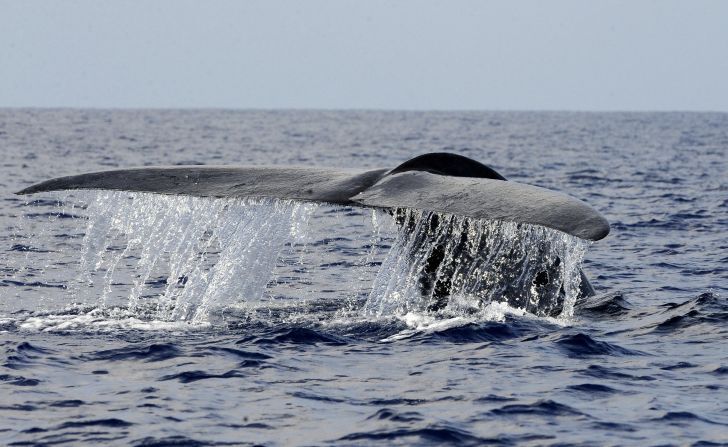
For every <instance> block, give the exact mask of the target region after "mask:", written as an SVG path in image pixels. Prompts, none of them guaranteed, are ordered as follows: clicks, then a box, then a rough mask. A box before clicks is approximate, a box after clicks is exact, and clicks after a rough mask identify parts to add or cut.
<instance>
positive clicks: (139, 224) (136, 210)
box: [56, 192, 586, 324]
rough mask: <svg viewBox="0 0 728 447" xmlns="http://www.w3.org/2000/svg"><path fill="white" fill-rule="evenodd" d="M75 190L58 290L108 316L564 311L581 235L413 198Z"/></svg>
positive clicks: (194, 318) (574, 288)
mask: <svg viewBox="0 0 728 447" xmlns="http://www.w3.org/2000/svg"><path fill="white" fill-rule="evenodd" d="M84 194H88V195H87V196H84V195H83V194H82V195H81V198H82V200H85V201H86V202H87V203H88V205H87V206H86V209H85V214H86V215H87V219H73V220H72V221H73V222H75V225H76V226H77V227H78V223H79V222H84V223H85V230H83V229H81V228H77V229H76V232H77V233H79V234H81V233H82V234H84V236H83V241H82V243H81V244H80V254H81V256H80V261H79V264H80V274H79V275H78V276H77V280H76V281H75V282H74V283H71V284H67V289H68V290H69V292H67V293H64V295H69V294H70V295H71V298H72V301H73V302H76V303H83V304H85V305H87V306H90V307H92V308H93V309H95V311H99V309H101V310H103V311H104V312H106V315H107V317H108V316H111V317H112V318H113V316H114V315H115V314H114V312H116V315H120V314H123V316H125V317H126V318H128V317H129V316H130V315H131V316H133V318H136V319H139V320H143V321H152V320H154V321H167V322H170V321H183V322H189V323H195V324H196V323H204V324H206V323H211V322H213V323H214V322H215V321H218V320H219V319H220V318H222V319H225V318H228V317H231V318H233V319H235V318H237V319H239V318H249V317H250V316H251V315H252V314H255V315H257V316H258V317H260V318H263V319H268V320H271V319H273V318H277V317H280V315H281V314H282V313H281V312H280V309H281V308H284V307H286V306H288V309H289V310H290V312H288V314H286V317H285V318H288V319H291V318H299V319H300V318H305V317H308V318H310V319H311V320H312V321H322V320H325V319H326V317H325V315H329V316H330V317H331V318H336V317H341V316H342V315H345V316H346V317H347V318H351V317H352V316H354V317H356V316H358V318H365V319H372V318H374V319H381V318H392V317H402V316H405V315H408V314H411V313H413V312H414V313H418V314H427V315H442V316H444V317H446V316H453V315H456V316H457V315H461V316H462V315H472V314H473V313H474V312H477V311H478V309H482V308H483V307H485V306H487V305H488V304H490V303H504V304H507V305H508V306H510V307H511V308H517V309H521V310H523V311H525V312H529V313H531V314H534V315H537V316H549V315H550V316H556V315H558V316H560V317H570V316H571V315H572V313H573V307H574V302H575V300H576V296H577V293H578V288H579V281H580V273H579V272H580V270H579V267H580V264H581V261H582V258H583V255H584V252H585V249H586V244H585V243H584V242H582V241H581V240H579V239H576V238H574V237H571V236H568V235H565V234H563V233H560V232H557V231H554V230H550V229H546V228H542V227H535V226H527V225H518V224H513V223H504V222H489V221H474V220H471V219H467V218H463V217H459V216H448V215H436V214H433V213H426V212H421V211H414V210H401V211H399V212H397V213H395V216H394V217H393V216H391V215H390V214H389V213H387V212H384V211H376V210H366V209H359V208H347V207H332V206H326V205H317V204H312V203H303V202H294V201H284V200H249V199H248V200H242V199H239V200H232V199H225V200H222V199H205V198H195V197H185V196H163V195H154V194H143V193H126V192H89V193H84ZM74 210H76V211H79V207H74ZM357 217H358V218H357ZM66 232H67V230H66ZM433 259H435V260H436V262H434V261H433ZM544 275H545V276H544ZM544 278H546V281H545V282H544V281H541V282H539V281H540V280H543V279H544ZM443 290H445V292H447V297H446V299H444V301H443V297H442V296H441V295H442V294H443ZM56 296H57V294H56ZM64 299H68V296H66V297H65V298H64ZM438 300H439V301H442V303H440V304H442V305H440V306H433V303H437V302H438ZM261 312H262V313H261ZM283 314H285V312H284V313H283Z"/></svg>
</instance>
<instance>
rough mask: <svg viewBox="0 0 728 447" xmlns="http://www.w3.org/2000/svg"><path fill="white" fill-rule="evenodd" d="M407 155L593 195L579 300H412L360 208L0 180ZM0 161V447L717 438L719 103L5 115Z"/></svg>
mask: <svg viewBox="0 0 728 447" xmlns="http://www.w3.org/2000/svg"><path fill="white" fill-rule="evenodd" d="M431 151H449V152H455V153H459V154H463V155H466V156H469V157H472V158H475V159H477V160H480V161H482V162H484V163H486V164H489V165H491V166H492V167H494V168H495V169H496V170H498V171H499V172H501V173H502V174H503V175H505V176H506V177H507V178H509V179H512V180H515V181H520V182H524V183H530V184H534V185H538V186H543V187H547V188H551V189H555V190H559V191H563V192H566V193H569V194H571V195H573V196H575V197H578V198H581V199H583V200H585V201H586V202H588V203H589V204H591V205H592V206H593V207H595V208H596V209H598V210H600V211H601V212H602V213H603V214H604V215H605V216H606V217H607V218H608V219H609V221H610V222H611V224H612V232H611V234H610V235H609V236H608V237H607V238H606V239H604V240H602V241H599V242H596V243H593V244H589V245H588V246H585V247H580V246H579V244H578V241H575V240H570V239H568V238H566V239H563V240H562V242H561V243H562V245H563V246H562V248H560V249H563V250H571V251H570V253H572V254H575V256H576V257H575V258H574V259H576V258H578V257H579V256H578V255H579V253H580V252H579V250H580V249H581V248H585V249H588V250H587V251H586V253H585V254H584V260H583V264H582V268H583V269H584V271H585V273H586V275H587V276H588V277H589V278H590V279H591V282H592V284H593V286H594V287H595V289H596V291H597V295H596V296H595V297H592V298H590V299H588V300H587V301H585V302H582V303H579V304H577V306H576V307H575V308H574V309H572V310H573V312H567V313H565V314H563V315H562V316H560V317H558V318H548V317H539V316H536V315H534V314H533V313H532V312H526V311H523V310H521V309H518V308H514V307H510V306H507V305H505V304H502V303H497V302H491V303H487V304H484V305H479V304H478V300H477V299H472V297H467V296H464V297H457V299H453V303H458V306H459V307H458V306H455V305H453V306H452V307H451V308H448V309H446V310H445V311H441V312H428V311H426V310H423V309H422V308H421V307H418V303H417V302H416V300H415V301H413V300H414V298H413V297H412V295H407V287H406V284H405V283H406V282H407V281H406V280H407V277H408V275H411V272H410V273H408V272H407V271H405V270H403V266H402V264H403V263H402V262H397V261H398V258H397V257H396V254H397V251H396V250H397V247H398V241H399V242H401V241H400V240H399V239H398V234H397V231H396V228H394V226H393V225H392V223H391V222H388V221H387V219H388V216H386V215H380V214H378V213H376V212H372V211H370V210H359V209H354V208H342V207H329V206H313V205H305V204H304V205H302V204H296V203H280V202H269V201H258V202H245V201H238V202H230V203H221V202H218V201H212V200H201V199H196V200H192V199H182V198H165V197H159V196H151V195H144V194H140V195H128V194H124V193H95V192H83V193H55V194H49V195H39V196H33V197H30V198H28V197H18V196H15V195H13V191H16V190H19V189H21V188H23V187H26V186H28V185H30V184H32V183H35V182H37V181H40V180H43V179H46V178H50V177H56V176H62V175H69V174H74V173H79V172H85V171H93V170H100V169H110V168H115V167H130V166H140V165H173V164H223V165H225V164H298V165H309V166H312V165H321V166H334V167H355V168H362V169H364V168H378V167H393V166H396V165H397V164H399V163H400V162H402V161H404V160H406V159H408V158H410V157H412V156H415V155H418V154H421V153H425V152H431ZM0 154H2V158H1V159H0V174H1V175H0V191H2V196H1V197H0V200H1V202H0V253H1V255H0V345H1V347H0V352H2V354H0V392H1V396H2V399H1V400H0V443H2V444H5V445H52V444H69V445H77V444H91V445H100V444H104V445H195V446H197V445H254V444H264V445H326V444H331V445H375V444H376V445H391V444H395V445H396V444H400V445H411V444H416V445H441V444H457V445H482V444H504V445H556V444H558V445H564V444H573V445H605V444H610V445H690V444H693V445H728V397H727V396H728V348H726V339H727V337H728V328H727V327H728V239H727V238H726V234H728V114H710V113H704V114H703V113H544V112H538V113H536V112H447V113H446V112H354V111H347V112H338V111H326V112H324V111H321V112H317V111H213V110H209V111H184V110H158V111H146V110H140V111H104V110H10V109H5V110H0ZM519 237H521V238H524V237H530V238H533V239H531V240H532V241H533V242H534V243H542V244H543V243H546V244H555V242H554V241H556V240H561V239H559V238H560V237H561V236H560V235H558V234H556V233H549V232H545V233H544V232H534V233H533V234H529V235H525V236H524V235H523V234H522V235H520V236H519ZM556 245H558V244H556ZM549 246H550V245H549ZM560 246H561V245H560ZM564 247H565V248H564ZM384 279H386V280H387V281H386V282H385V281H384Z"/></svg>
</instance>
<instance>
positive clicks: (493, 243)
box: [364, 210, 587, 318]
mask: <svg viewBox="0 0 728 447" xmlns="http://www.w3.org/2000/svg"><path fill="white" fill-rule="evenodd" d="M397 220H398V221H399V223H400V227H401V230H400V231H399V234H398V237H397V239H396V241H395V242H394V246H393V248H392V250H391V251H390V252H389V254H388V255H387V257H386V259H385V260H384V262H383V264H382V268H381V269H380V271H379V274H378V275H377V278H376V280H375V282H374V285H373V287H372V291H371V293H370V295H369V299H368V300H367V302H366V304H365V306H364V311H365V312H366V313H368V314H370V315H376V316H382V315H388V314H398V315H404V314H408V313H410V312H422V311H426V310H428V309H430V310H432V309H433V308H438V309H445V310H449V311H451V312H456V313H461V314H462V313H467V312H468V311H470V312H471V313H472V312H477V311H478V310H480V309H481V308H482V307H483V306H484V305H488V304H490V303H498V302H502V303H506V304H508V305H509V306H511V307H513V308H515V309H522V310H524V311H526V312H529V313H532V314H534V315H539V316H557V315H558V316H561V317H563V318H568V317H571V316H572V315H573V311H574V304H575V302H576V297H577V295H578V293H579V285H580V283H581V274H580V266H581V262H582V260H583V257H584V254H585V252H586V248H587V244H586V243H585V242H584V241H582V240H580V239H578V238H575V237H573V236H569V235H567V234H565V233H561V232H558V231H555V230H551V229H548V228H544V227H539V226H533V225H523V224H516V223H511V222H495V221H477V220H472V219H468V218H465V217H461V216H453V215H439V214H434V213H428V212H422V211H417V210H405V211H402V212H400V213H399V214H398V216H397Z"/></svg>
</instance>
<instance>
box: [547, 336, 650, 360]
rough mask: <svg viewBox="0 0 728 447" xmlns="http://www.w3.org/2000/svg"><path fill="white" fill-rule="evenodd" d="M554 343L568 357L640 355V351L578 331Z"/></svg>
mask: <svg viewBox="0 0 728 447" xmlns="http://www.w3.org/2000/svg"><path fill="white" fill-rule="evenodd" d="M556 344H557V345H558V346H559V348H561V349H562V350H563V351H565V352H566V353H567V354H568V355H569V356H570V357H590V356H597V355H617V356H622V355H641V354H642V353H641V352H638V351H633V350H630V349H626V348H623V347H621V346H619V345H616V344H612V343H608V342H606V341H599V340H595V339H593V338H592V337H590V336H588V335H586V334H582V333H578V334H572V335H564V336H561V337H559V339H558V340H556Z"/></svg>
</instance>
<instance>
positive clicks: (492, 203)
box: [18, 153, 609, 241]
mask: <svg viewBox="0 0 728 447" xmlns="http://www.w3.org/2000/svg"><path fill="white" fill-rule="evenodd" d="M74 189H101V190H118V191H134V192H148V193H157V194H174V195H192V196H200V197H213V198H236V197H241V198H247V197H251V198H277V199H293V200H303V201H315V202H326V203H333V204H342V205H352V206H364V207H373V208H384V209H392V210H397V209H419V210H424V211H432V212H436V213H443V214H455V215H461V216H466V217H470V218H474V219H485V220H500V221H507V222H516V223H525V224H531V225H540V226H544V227H548V228H552V229H555V230H558V231H562V232H564V233H567V234H570V235H573V236H576V237H579V238H582V239H587V240H592V241H596V240H599V239H602V238H604V237H605V236H606V235H607V234H608V233H609V223H608V222H607V220H606V219H605V218H604V217H603V216H602V215H601V214H599V212H597V211H596V210H594V209H593V208H592V207H590V206H589V205H587V204H586V203H584V202H582V201H580V200H578V199H576V198H573V197H570V196H568V195H565V194H562V193H559V192H556V191H551V190H548V189H545V188H540V187H537V186H531V185H526V184H523V183H517V182H511V181H506V180H505V178H504V177H503V176H501V175H500V174H499V173H497V172H496V171H495V170H493V169H492V168H490V167H488V166H486V165H484V164H482V163H480V162H478V161H475V160H472V159H470V158H467V157H464V156H462V155H456V154H449V153H430V154H424V155H420V156H418V157H415V158H412V159H410V160H408V161H406V162H404V163H402V164H400V165H399V166H397V167H396V168H394V169H374V170H368V171H352V170H343V169H333V168H312V167H285V166H204V165H203V166H199V165H197V166H172V167H142V168H131V169H118V170H111V171H101V172H92V173H87V174H80V175H73V176H68V177H59V178H55V179H51V180H47V181H44V182H41V183H38V184H35V185H32V186H29V187H27V188H25V189H23V190H22V191H19V192H18V194H34V193H41V192H48V191H58V190H74Z"/></svg>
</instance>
